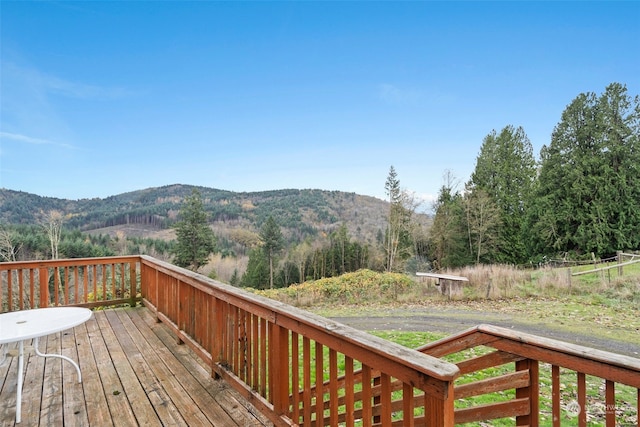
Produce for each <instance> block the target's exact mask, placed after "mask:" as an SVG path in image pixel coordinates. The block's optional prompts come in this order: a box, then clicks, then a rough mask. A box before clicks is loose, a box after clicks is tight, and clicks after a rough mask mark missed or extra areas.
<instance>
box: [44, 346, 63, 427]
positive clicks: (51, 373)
mask: <svg viewBox="0 0 640 427" xmlns="http://www.w3.org/2000/svg"><path fill="white" fill-rule="evenodd" d="M39 347H40V351H41V352H43V353H56V354H60V352H61V351H62V349H61V341H60V333H57V334H51V335H49V336H48V339H47V341H46V344H45V343H44V342H41V343H40V345H39ZM61 362H62V360H61V359H58V358H53V359H46V360H45V364H44V383H43V385H42V408H41V410H40V424H41V425H43V426H61V425H63V417H62V366H61Z"/></svg>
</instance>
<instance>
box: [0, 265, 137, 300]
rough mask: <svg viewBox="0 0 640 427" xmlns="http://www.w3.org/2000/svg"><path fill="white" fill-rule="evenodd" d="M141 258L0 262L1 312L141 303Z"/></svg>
mask: <svg viewBox="0 0 640 427" xmlns="http://www.w3.org/2000/svg"><path fill="white" fill-rule="evenodd" d="M139 263H140V258H139V257H137V256H132V257H107V258H76V259H58V260H48V261H26V262H2V263H0V312H7V311H15V310H26V309H29V308H38V307H55V306H63V305H74V306H83V307H98V306H111V305H119V304H125V303H129V304H132V305H135V303H136V301H139V300H140V295H139V292H140V288H139V280H138V278H137V276H138V275H139Z"/></svg>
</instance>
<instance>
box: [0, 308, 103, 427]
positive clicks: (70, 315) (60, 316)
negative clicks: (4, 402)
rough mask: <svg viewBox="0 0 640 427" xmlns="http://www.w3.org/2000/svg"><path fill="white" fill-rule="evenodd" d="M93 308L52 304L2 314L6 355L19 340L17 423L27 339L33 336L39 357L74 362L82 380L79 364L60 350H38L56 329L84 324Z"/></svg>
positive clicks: (0, 321)
mask: <svg viewBox="0 0 640 427" xmlns="http://www.w3.org/2000/svg"><path fill="white" fill-rule="evenodd" d="M91 314H92V313H91V310H89V309H87V308H80V307H51V308H37V309H33V310H21V311H12V312H9V313H3V314H0V346H2V348H3V350H2V352H3V359H2V362H4V359H5V358H6V347H7V346H6V344H9V343H13V342H18V343H19V344H18V387H17V390H16V423H19V422H20V418H21V409H22V382H23V378H22V377H23V371H24V342H25V341H26V340H30V339H33V348H34V350H35V353H36V354H37V355H38V356H40V357H58V358H60V359H63V360H66V361H68V362H69V363H71V364H72V365H73V366H74V367H75V368H76V371H77V372H78V383H81V382H82V374H81V373H80V367H79V366H78V364H77V363H76V362H74V361H73V360H72V359H70V358H68V357H67V356H63V355H61V354H44V353H41V352H40V350H38V340H39V338H40V337H44V336H47V335H49V334H53V333H56V332H60V331H64V330H66V329H71V328H73V327H75V326H78V325H81V324H82V323H84V322H86V321H87V320H89V319H90V318H91Z"/></svg>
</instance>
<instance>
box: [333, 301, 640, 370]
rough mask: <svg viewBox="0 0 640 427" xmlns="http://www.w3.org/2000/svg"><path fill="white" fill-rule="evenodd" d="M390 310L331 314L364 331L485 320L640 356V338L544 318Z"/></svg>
mask: <svg viewBox="0 0 640 427" xmlns="http://www.w3.org/2000/svg"><path fill="white" fill-rule="evenodd" d="M388 314H389V315H385V316H380V317H377V316H367V317H331V319H333V320H335V321H337V322H340V323H344V324H345V325H348V326H351V327H353V328H356V329H360V330H363V331H376V330H379V331H399V330H402V331H429V332H441V333H445V334H454V333H456V332H461V331H464V330H466V329H469V328H472V327H474V326H476V325H479V324H483V323H484V324H491V325H495V326H501V327H504V328H511V329H515V330H518V331H521V332H526V333H530V334H533V335H538V336H541V337H546V338H553V339H556V340H560V341H565V342H570V343H574V344H578V345H583V346H586V347H592V348H597V349H600V350H605V351H610V352H613V353H618V354H624V355H626V356H631V357H636V358H640V342H638V343H637V344H634V343H630V342H626V341H617V340H613V339H606V338H602V337H598V336H589V335H586V334H579V333H576V332H575V331H568V330H563V329H562V327H561V326H560V325H558V327H555V326H549V325H546V324H544V323H543V322H542V319H541V321H540V322H539V323H531V322H526V323H525V322H520V321H518V320H517V319H514V318H513V317H511V316H504V315H500V314H496V313H486V312H473V311H468V310H464V311H463V310H438V311H435V312H433V311H431V312H429V313H424V312H423V313H419V314H417V313H412V312H407V311H400V312H398V313H397V314H396V313H394V312H393V311H391V312H390V313H388Z"/></svg>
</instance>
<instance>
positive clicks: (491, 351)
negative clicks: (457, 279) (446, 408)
mask: <svg viewBox="0 0 640 427" xmlns="http://www.w3.org/2000/svg"><path fill="white" fill-rule="evenodd" d="M418 350H419V351H421V352H423V353H425V354H429V355H431V356H434V357H438V358H447V359H448V360H456V364H457V365H458V368H460V374H461V375H460V377H459V378H458V379H457V380H456V385H455V387H454V395H455V397H456V406H457V407H458V408H457V409H456V410H455V422H456V424H458V423H464V422H470V421H481V420H484V421H486V420H495V419H498V418H503V417H515V420H516V423H515V424H516V425H518V426H519V425H528V426H532V427H533V426H538V425H540V414H541V413H542V412H543V411H544V412H546V413H549V417H548V418H549V419H548V420H547V421H546V422H545V423H544V425H552V426H554V427H555V426H560V425H566V424H567V423H569V424H570V425H578V426H580V427H586V426H587V425H590V426H591V425H606V426H608V427H609V426H615V425H616V424H617V425H622V426H630V425H637V426H639V427H640V418H639V414H638V411H639V409H640V359H637V358H634V357H628V356H622V355H618V354H614V353H609V352H606V351H600V350H596V349H593V348H588V347H583V346H579V345H574V344H569V343H566V342H562V341H557V340H553V339H548V338H542V337H539V336H535V335H530V334H525V333H521V332H517V331H513V330H511V329H505V328H500V327H496V326H490V325H479V326H476V327H474V328H471V329H469V330H467V331H465V332H461V333H459V334H456V335H452V336H450V337H447V338H444V339H442V340H439V341H435V342H432V343H429V344H427V345H425V346H423V347H421V348H420V349H418ZM479 372H482V374H481V375H478V373H479ZM478 376H479V377H482V378H483V380H481V381H469V379H473V378H475V377H478ZM616 385H619V388H623V387H624V388H625V392H626V393H625V396H626V399H621V398H620V397H618V398H617V397H616ZM588 386H590V389H589V387H588ZM509 391H511V393H509ZM472 397H476V398H477V400H480V401H483V402H487V401H491V400H494V401H493V402H490V403H484V404H481V405H476V406H473V405H469V402H470V401H471V400H472V399H470V398H472ZM461 400H464V401H465V402H464V403H465V404H464V405H461V404H460V403H461V402H460V401H461ZM541 402H544V407H542V408H541ZM462 406H466V407H462Z"/></svg>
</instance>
